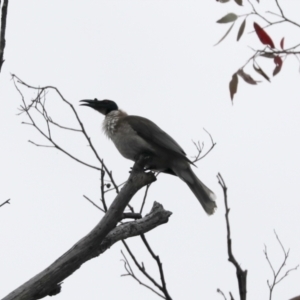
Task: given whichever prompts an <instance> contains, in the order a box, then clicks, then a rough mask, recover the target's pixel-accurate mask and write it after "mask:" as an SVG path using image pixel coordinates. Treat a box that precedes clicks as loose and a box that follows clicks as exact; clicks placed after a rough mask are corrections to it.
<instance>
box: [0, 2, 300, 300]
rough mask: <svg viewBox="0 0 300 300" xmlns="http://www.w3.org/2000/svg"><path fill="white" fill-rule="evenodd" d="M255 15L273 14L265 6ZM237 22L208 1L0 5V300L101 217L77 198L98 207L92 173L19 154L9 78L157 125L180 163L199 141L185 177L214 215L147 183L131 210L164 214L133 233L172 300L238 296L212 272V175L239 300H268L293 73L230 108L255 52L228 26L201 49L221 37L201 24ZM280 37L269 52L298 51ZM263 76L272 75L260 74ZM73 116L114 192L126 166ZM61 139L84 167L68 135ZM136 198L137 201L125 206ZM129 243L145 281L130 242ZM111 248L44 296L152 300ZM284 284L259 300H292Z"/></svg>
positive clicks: (23, 134)
mask: <svg viewBox="0 0 300 300" xmlns="http://www.w3.org/2000/svg"><path fill="white" fill-rule="evenodd" d="M281 2H284V1H281ZM288 2H289V3H288V4H287V3H284V5H283V8H284V10H285V12H286V14H287V15H288V16H289V17H290V18H291V19H295V20H296V21H298V22H299V21H300V20H299V18H298V19H297V17H298V13H297V12H299V8H300V7H299V2H298V1H295V0H294V1H288ZM262 5H263V6H264V7H265V9H267V10H270V9H271V8H272V7H273V8H274V9H275V7H274V5H273V1H271V0H269V1H267V0H266V1H263V3H262ZM248 10H249V6H246V7H245V8H244V9H243V8H239V7H238V6H237V5H236V4H234V3H229V4H223V5H222V4H219V3H217V2H216V1H187V0H186V1H144V0H136V1H129V0H128V1H91V0H90V1H69V0H68V1H58V0H52V1H44V0H40V1H33V0H28V1H20V0H16V1H10V3H9V9H8V24H7V47H6V49H5V59H6V61H5V64H4V66H3V69H2V73H1V75H0V76H1V77H0V99H1V105H2V106H1V110H0V113H1V115H0V120H1V128H2V130H1V131H0V134H1V136H0V140H1V156H0V159H1V162H0V165H1V182H2V184H1V187H2V189H1V199H2V200H3V201H4V200H6V199H7V198H11V199H12V200H11V205H10V206H5V207H3V208H1V209H0V215H1V217H0V222H1V223H0V224H1V227H0V228H1V231H0V235H1V236H0V241H1V247H0V257H1V263H0V264H1V267H0V278H1V284H0V297H2V296H5V295H6V294H7V293H9V292H10V291H11V290H12V289H14V288H16V287H17V286H18V285H20V284H22V283H23V282H24V281H26V280H28V279H29V278H31V277H32V276H33V275H35V274H36V273H37V272H39V271H41V270H42V269H44V268H45V267H47V266H48V265H49V264H50V263H52V262H53V261H54V260H55V259H56V258H57V257H58V256H60V255H61V254H63V253H64V252H65V251H66V250H68V249H69V248H70V247H71V246H72V245H73V244H74V243H75V242H76V241H77V240H79V239H80V238H81V237H82V236H84V235H85V234H86V233H88V232H89V230H91V229H92V228H93V227H94V226H95V225H96V224H97V222H98V221H99V219H100V218H101V213H99V212H98V211H97V210H96V209H95V208H94V207H93V206H91V205H90V204H89V203H88V202H87V201H86V200H84V199H83V197H82V195H83V194H86V195H88V196H89V197H91V198H92V199H95V200H97V198H99V187H98V183H99V181H98V180H99V174H98V173H97V172H96V171H93V170H90V169H87V168H85V167H84V166H81V165H79V164H76V163H75V162H73V161H72V160H70V159H69V158H67V157H66V156H64V155H63V154H61V153H59V152H58V151H56V150H52V149H45V148H37V147H35V146H33V145H31V144H29V143H28V142H27V141H28V140H29V139H30V140H34V141H35V142H40V143H44V142H45V141H44V140H43V139H42V137H41V136H39V135H38V134H37V133H36V132H35V131H34V130H33V128H31V127H28V126H27V127H26V126H25V125H21V121H22V120H25V119H24V117H17V116H16V114H17V112H18V111H17V107H18V106H19V105H20V97H19V95H18V94H17V92H16V90H15V88H14V86H13V83H12V81H11V80H10V73H15V74H17V75H18V76H20V77H21V78H22V79H23V80H25V81H26V82H28V83H29V84H32V85H40V86H42V85H55V86H57V87H58V88H59V89H60V90H61V92H62V93H63V95H64V96H65V97H66V98H67V99H68V100H69V101H71V102H72V103H74V104H75V105H77V104H78V101H79V100H80V99H84V98H94V97H97V98H99V99H102V98H108V99H113V100H115V101H116V102H117V103H118V104H119V106H120V107H121V108H123V109H124V110H126V111H127V112H128V113H130V114H137V115H141V116H144V117H147V118H150V119H151V120H153V121H154V122H156V123H157V124H158V125H159V126H160V127H162V128H163V129H164V130H165V131H167V132H168V133H169V134H170V135H172V136H173V137H174V138H175V139H176V140H177V141H178V143H179V144H180V145H181V146H182V147H183V148H184V149H185V151H186V152H187V153H188V155H189V156H192V155H194V154H195V149H194V146H193V144H192V142H191V140H192V139H193V140H199V139H200V140H201V141H204V142H205V143H206V144H207V145H208V143H209V138H208V136H207V135H206V134H205V132H204V131H203V127H204V128H206V129H207V130H208V131H209V132H210V133H211V134H212V136H213V138H214V140H215V141H216V142H217V146H216V148H215V149H214V150H213V152H212V153H211V154H210V155H209V156H208V157H207V158H205V159H204V160H203V161H201V163H199V165H198V169H196V170H195V172H196V173H197V175H198V176H199V177H200V178H201V179H202V180H203V181H204V182H205V183H206V184H207V185H208V186H209V187H210V188H211V189H212V190H214V191H215V193H216V194H217V197H218V199H217V203H218V206H219V208H218V210H217V212H216V214H215V215H214V216H212V217H208V216H206V215H205V213H204V212H203V210H202V208H201V207H200V205H199V203H198V202H197V200H196V199H195V198H194V197H193V195H192V193H191V192H190V191H189V189H188V188H187V186H186V185H185V184H184V183H183V182H181V181H180V180H179V179H178V178H175V177H171V176H166V175H162V176H160V178H159V180H158V181H157V182H156V183H155V184H154V185H153V187H151V190H150V193H149V198H148V202H147V205H146V211H149V210H150V208H151V206H152V203H153V201H154V200H156V201H158V202H160V203H162V204H163V205H164V207H165V208H166V209H168V210H171V211H172V212H173V215H172V217H171V219H170V222H169V223H168V224H167V225H164V226H161V227H160V228H157V229H155V230H154V231H152V232H151V233H149V234H148V235H147V236H148V238H149V241H150V242H151V244H152V245H153V248H154V250H155V252H156V253H158V254H159V255H160V257H161V259H162V261H163V264H164V268H165V273H166V279H167V285H168V288H169V291H170V293H171V295H172V296H173V298H174V299H191V300H193V299H212V300H213V299H216V300H218V299H222V297H221V296H220V295H219V294H218V293H216V289H217V288H220V289H222V290H223V291H224V292H228V291H232V292H233V293H234V295H235V296H236V298H238V296H237V293H238V292H237V282H236V278H235V270H234V268H233V266H232V265H231V264H229V263H228V262H227V253H226V240H225V236H226V235H225V222H224V205H223V197H222V191H221V189H220V187H219V185H218V183H217V179H216V174H217V173H218V172H221V173H222V175H223V176H224V178H225V181H226V183H227V185H228V187H229V190H228V195H229V201H230V206H231V208H232V210H231V215H230V217H231V224H232V236H233V248H234V253H235V254H236V257H237V259H238V261H239V262H240V263H241V264H242V267H243V268H246V269H248V270H249V274H248V291H249V299H268V288H267V284H266V280H267V279H268V278H271V271H270V269H269V266H268V265H267V262H266V260H265V258H264V255H263V251H262V250H263V247H264V244H267V245H268V248H269V254H270V258H271V259H272V261H273V262H274V265H275V266H276V267H277V266H278V265H279V264H280V263H281V262H282V253H281V250H280V248H279V246H278V244H277V242H276V240H275V237H274V234H273V229H276V230H277V232H278V234H279V236H280V238H281V240H282V242H283V244H284V245H285V246H286V248H291V255H290V259H289V260H288V266H290V267H294V266H295V265H297V263H299V261H300V257H299V253H300V242H299V236H300V229H299V209H300V202H299V183H298V182H299V175H300V171H299V170H300V159H299V133H300V127H299V125H300V118H299V109H300V103H299V92H300V87H299V73H298V69H299V64H298V62H297V60H296V59H295V58H292V57H290V58H288V59H287V60H286V61H285V62H284V66H283V69H282V72H281V73H280V74H279V75H278V76H277V77H276V78H274V80H272V83H271V84H269V83H268V82H264V83H261V84H259V85H258V86H255V87H253V86H249V85H247V84H246V83H244V82H241V80H240V87H239V91H238V94H237V96H236V98H235V103H234V106H232V105H231V102H230V98H229V92H228V82H229V80H230V78H231V75H232V73H233V72H235V71H236V70H237V69H238V68H239V67H240V66H241V65H243V64H244V63H245V62H246V60H247V59H248V57H249V56H250V55H251V53H252V52H251V50H250V49H249V48H247V45H251V46H253V47H261V44H260V42H259V40H258V39H257V37H256V36H255V35H254V34H252V35H251V34H250V35H249V34H245V36H244V37H243V38H242V40H241V42H240V43H238V44H237V43H236V42H235V40H236V33H237V29H238V26H236V27H235V28H234V29H233V33H232V34H230V35H229V37H227V39H226V40H225V41H224V42H223V43H222V44H220V45H219V46H217V47H213V45H214V44H215V43H216V42H217V41H218V40H219V39H220V37H221V36H222V35H223V34H224V33H225V31H226V28H227V27H228V26H227V25H220V24H216V23H215V21H216V20H217V19H219V18H221V17H222V16H223V15H225V14H226V13H228V12H236V13H238V14H243V13H245V12H247V11H248ZM249 20H252V21H253V20H257V21H258V19H254V18H253V19H249ZM252 21H251V22H250V23H252ZM259 22H261V21H259ZM250 23H249V24H248V25H249V27H247V28H246V32H247V33H248V32H249V31H251V30H252V28H251V26H250ZM262 25H264V23H262ZM295 32H296V31H295V30H294V28H293V27H292V26H277V27H276V28H273V29H270V30H269V33H270V34H271V35H272V37H273V39H274V42H275V43H276V45H278V44H279V41H280V39H281V37H282V36H285V37H286V45H287V46H293V45H294V44H296V43H297V42H299V40H296V39H297V36H296V35H295V34H296V33H295ZM298 35H299V34H298ZM262 65H263V66H265V69H266V71H267V72H269V74H270V73H271V72H272V70H273V67H274V66H273V64H272V62H271V61H270V62H265V63H262ZM254 77H255V78H256V79H261V78H259V77H258V75H257V76H254ZM51 99H52V98H51V95H50V94H49V97H48V101H51ZM54 100H55V99H54V98H53V101H54ZM77 108H78V112H79V114H80V116H81V118H82V120H83V121H84V123H85V125H86V128H87V130H88V133H89V135H90V136H91V138H92V140H93V141H94V143H95V144H96V145H97V149H98V150H99V153H100V154H101V155H102V157H104V158H105V161H106V163H107V165H108V166H109V167H110V168H111V169H112V170H113V172H114V174H115V177H116V179H117V181H118V182H122V181H124V180H126V178H127V177H128V171H129V168H130V166H132V163H131V162H130V161H128V160H125V159H124V158H123V157H121V156H120V155H119V153H118V152H117V150H116V149H115V148H114V146H113V144H112V143H111V142H110V141H108V140H107V139H106V138H105V137H104V135H103V134H102V133H101V132H100V129H101V122H102V119H103V118H102V116H100V115H99V114H96V113H95V112H94V111H92V110H91V109H87V108H81V107H77ZM51 115H52V116H53V117H54V116H56V115H58V116H59V118H60V120H63V121H64V122H65V123H67V124H72V120H73V119H72V117H71V116H70V115H63V113H60V112H59V111H57V109H56V110H55V109H54V110H53V112H52V114H51ZM60 139H61V140H62V141H64V142H65V145H66V146H67V147H69V149H73V148H75V147H76V151H77V153H79V154H80V155H82V157H83V158H85V159H86V160H88V161H90V162H93V163H96V160H95V159H94V157H93V155H92V154H90V153H89V152H88V149H87V147H86V143H85V142H84V141H83V140H82V139H79V138H78V137H77V135H76V134H71V133H70V134H68V135H67V136H60ZM110 197H113V194H111V195H110ZM2 200H1V202H2ZM141 200H142V193H139V194H138V195H137V196H136V197H135V199H134V200H133V203H140V202H141ZM129 244H130V245H131V246H132V249H134V251H135V253H136V254H137V255H138V257H139V260H140V261H141V260H143V261H144V262H145V263H146V267H147V269H148V270H149V271H150V270H151V271H152V270H153V272H156V274H157V271H156V266H155V265H154V264H153V263H152V262H149V260H148V258H147V256H146V254H145V252H144V248H143V247H142V246H141V244H140V242H139V239H138V238H136V239H131V240H129ZM120 248H122V247H121V245H120V244H117V245H115V246H113V247H112V248H111V249H110V250H109V251H108V252H107V253H105V254H104V255H102V256H101V257H100V258H97V259H94V260H92V261H90V262H88V263H87V264H85V265H84V266H83V267H81V269H80V270H79V271H77V272H76V273H75V274H74V275H72V276H71V277H70V278H68V279H67V280H65V283H64V284H63V291H62V293H61V294H60V295H58V296H56V298H55V299H58V300H59V299H90V300H93V299H132V300H135V299H158V298H157V296H155V295H154V294H152V293H151V292H149V291H147V290H146V289H144V288H143V287H141V286H139V285H138V284H137V283H136V282H134V281H133V280H132V279H130V278H128V277H125V278H123V277H120V275H121V274H123V273H124V270H123V264H122V262H121V261H120V259H121V253H120ZM299 279H300V273H299V271H298V272H295V273H292V274H291V275H290V276H289V277H288V278H287V279H285V280H284V281H283V282H282V283H280V285H279V286H278V287H277V288H276V290H275V295H274V297H273V299H274V300H276V299H289V298H291V297H293V296H296V295H297V294H300V289H299Z"/></svg>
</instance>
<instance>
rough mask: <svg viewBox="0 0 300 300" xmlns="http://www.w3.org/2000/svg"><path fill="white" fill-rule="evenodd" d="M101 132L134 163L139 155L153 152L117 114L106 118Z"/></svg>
mask: <svg viewBox="0 0 300 300" xmlns="http://www.w3.org/2000/svg"><path fill="white" fill-rule="evenodd" d="M103 130H104V132H105V134H106V135H107V136H108V137H109V138H110V139H111V140H112V141H113V143H114V144H115V146H116V148H117V149H118V150H119V152H120V153H121V154H122V155H123V156H124V157H125V158H127V159H130V160H133V161H134V160H135V159H136V158H137V156H138V155H140V154H141V153H143V152H145V151H152V152H153V151H154V149H152V147H151V145H149V143H148V142H147V141H145V140H144V139H143V138H142V137H140V136H139V135H138V134H137V133H136V131H134V130H133V129H132V127H131V126H130V125H129V124H128V123H127V122H126V121H125V120H122V118H120V116H119V115H118V114H112V113H110V114H109V115H107V116H106V118H105V120H104V122H103Z"/></svg>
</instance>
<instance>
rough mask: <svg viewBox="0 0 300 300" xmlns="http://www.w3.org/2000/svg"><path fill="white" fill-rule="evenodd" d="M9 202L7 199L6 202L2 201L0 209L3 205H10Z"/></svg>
mask: <svg viewBox="0 0 300 300" xmlns="http://www.w3.org/2000/svg"><path fill="white" fill-rule="evenodd" d="M9 201H10V199H7V200H6V201H4V202H3V203H1V204H0V207H1V206H3V205H5V204H10V202H9Z"/></svg>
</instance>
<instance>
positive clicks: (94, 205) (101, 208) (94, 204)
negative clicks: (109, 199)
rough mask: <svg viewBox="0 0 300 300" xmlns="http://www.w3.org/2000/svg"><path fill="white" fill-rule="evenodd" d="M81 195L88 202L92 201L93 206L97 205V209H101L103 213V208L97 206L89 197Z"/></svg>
mask: <svg viewBox="0 0 300 300" xmlns="http://www.w3.org/2000/svg"><path fill="white" fill-rule="evenodd" d="M83 197H84V198H85V199H86V200H88V201H89V202H90V203H92V204H93V205H94V206H95V207H97V208H98V209H99V210H101V211H102V212H104V213H105V211H104V209H103V208H101V207H100V206H98V205H97V204H96V203H95V202H94V201H92V200H91V199H90V198H88V197H87V196H85V195H83Z"/></svg>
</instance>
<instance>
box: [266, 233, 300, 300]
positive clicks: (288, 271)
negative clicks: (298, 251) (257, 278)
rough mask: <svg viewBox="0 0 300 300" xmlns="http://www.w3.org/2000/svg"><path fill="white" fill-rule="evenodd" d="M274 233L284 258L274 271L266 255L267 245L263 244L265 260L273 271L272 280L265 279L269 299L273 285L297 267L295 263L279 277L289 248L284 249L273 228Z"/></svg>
mask: <svg viewBox="0 0 300 300" xmlns="http://www.w3.org/2000/svg"><path fill="white" fill-rule="evenodd" d="M274 234H275V236H276V239H277V241H278V243H279V245H280V247H281V249H282V252H283V255H284V258H283V262H282V263H281V265H280V267H279V268H278V270H277V271H275V269H274V267H273V265H272V263H271V261H270V259H269V256H268V251H267V246H266V245H265V249H264V254H265V257H266V260H267V262H268V264H269V266H270V268H271V270H272V273H273V280H272V282H271V283H270V282H269V280H267V284H268V287H269V291H270V294H269V300H271V299H272V295H273V291H274V288H275V286H276V285H277V284H278V283H279V282H281V281H282V280H283V279H284V278H285V277H287V276H288V275H289V273H290V272H292V271H295V270H297V269H298V267H299V265H297V266H296V267H294V268H291V269H289V270H287V271H286V272H285V273H284V274H283V275H282V276H281V277H279V275H280V273H281V271H282V270H283V268H284V266H285V265H286V262H287V259H288V257H289V253H290V250H287V251H286V250H285V248H284V246H283V244H282V243H281V241H280V239H279V237H278V235H277V233H276V231H275V230H274Z"/></svg>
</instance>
